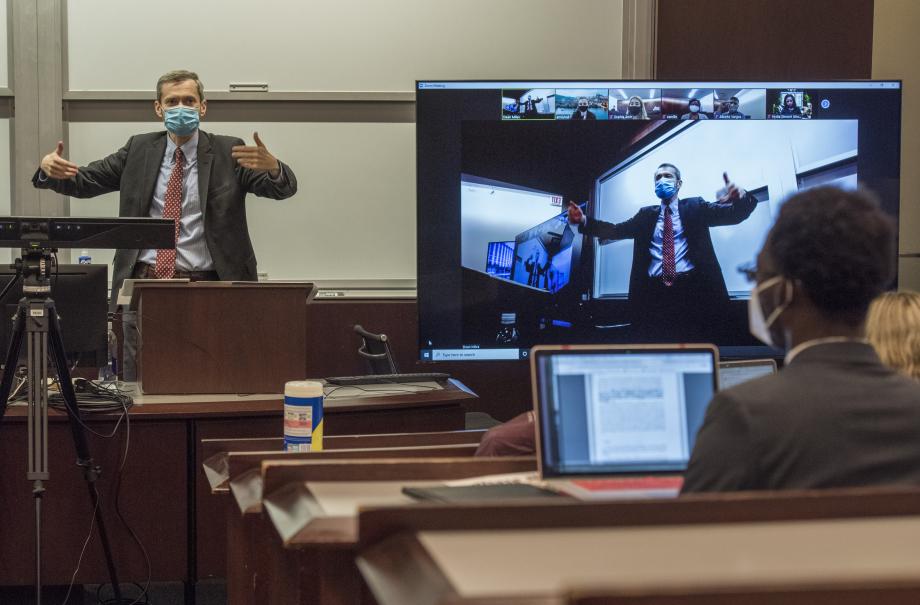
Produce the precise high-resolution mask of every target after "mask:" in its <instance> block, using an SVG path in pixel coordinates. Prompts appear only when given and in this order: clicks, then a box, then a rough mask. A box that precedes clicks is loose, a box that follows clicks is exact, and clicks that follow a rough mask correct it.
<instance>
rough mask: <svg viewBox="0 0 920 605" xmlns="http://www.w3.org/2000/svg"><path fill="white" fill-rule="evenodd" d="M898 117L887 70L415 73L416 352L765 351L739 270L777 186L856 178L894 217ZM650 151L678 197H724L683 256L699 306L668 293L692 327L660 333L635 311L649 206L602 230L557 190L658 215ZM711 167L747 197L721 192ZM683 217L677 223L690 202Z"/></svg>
mask: <svg viewBox="0 0 920 605" xmlns="http://www.w3.org/2000/svg"><path fill="white" fill-rule="evenodd" d="M900 116H901V85H900V82H896V81H884V82H883V81H840V82H649V81H645V82H569V81H564V82H560V81H531V82H518V81H514V82H418V84H417V98H416V121H417V132H416V140H417V171H418V175H417V182H418V189H417V191H418V302H419V348H420V356H421V359H422V360H425V361H460V360H494V359H520V358H525V357H526V356H527V354H528V350H529V349H530V347H532V346H534V345H537V344H560V343H561V344H573V343H643V342H663V341H669V342H674V341H684V342H686V341H688V340H694V341H704V342H712V343H715V344H716V345H718V346H719V347H720V348H721V350H722V352H723V355H738V356H745V355H748V356H751V355H762V354H764V349H763V348H762V347H760V346H759V343H758V342H757V341H756V340H755V339H754V338H753V337H752V336H751V335H750V334H749V332H748V320H747V299H748V298H749V296H750V290H751V287H752V284H751V283H750V281H748V278H747V277H746V273H745V271H744V270H745V269H747V270H750V269H753V267H754V266H755V259H756V255H757V252H758V251H759V250H760V248H761V246H762V244H763V242H764V238H765V236H766V234H767V232H768V231H769V229H770V227H771V226H772V224H773V221H774V220H775V218H776V216H777V213H778V211H779V209H780V207H781V206H782V203H783V201H784V200H785V199H786V198H788V197H789V196H790V195H792V194H794V193H796V192H798V191H802V190H804V189H808V188H811V187H816V186H821V185H835V186H838V187H842V188H849V189H852V188H857V187H860V188H866V189H869V190H871V191H872V192H874V193H875V194H876V195H877V196H878V198H879V200H880V202H881V204H882V207H883V209H884V210H885V211H886V212H888V213H889V214H891V216H892V217H893V218H894V219H895V220H897V217H898V209H899V176H900V174H899V163H900V126H901V119H900ZM662 164H667V165H669V166H671V167H672V168H669V170H671V171H672V172H677V173H678V175H679V176H678V179H679V182H680V187H679V191H678V199H679V200H681V203H683V200H685V199H690V198H694V199H697V200H698V201H699V203H700V204H705V205H707V206H708V207H715V208H717V209H718V208H727V207H729V206H732V205H733V204H735V206H734V207H735V208H736V209H737V210H738V212H734V211H732V212H733V213H732V214H731V217H730V219H724V218H723V219H721V220H720V221H715V222H712V223H709V224H708V225H707V226H706V227H705V228H704V230H706V231H708V237H706V238H704V239H705V240H706V241H707V245H706V247H707V250H708V254H707V255H702V254H701V253H700V252H699V249H697V250H695V251H691V252H689V253H688V255H687V256H685V258H686V259H688V260H690V262H691V263H692V262H693V261H696V264H697V265H699V266H697V267H693V266H691V268H692V269H696V270H697V273H700V272H702V271H704V270H705V271H706V272H707V275H708V281H707V287H708V288H710V289H711V296H709V295H707V296H708V297H707V298H705V299H704V300H705V301H706V302H705V304H704V305H703V306H705V307H706V309H707V313H706V314H705V315H700V314H699V313H698V309H691V308H683V309H682V308H680V304H675V305H674V306H675V308H674V309H673V312H674V314H676V315H677V316H678V317H682V316H685V315H686V316H688V317H692V318H694V319H693V320H692V321H691V320H688V322H687V323H688V324H693V325H688V326H687V334H680V333H673V332H672V333H669V334H668V337H667V338H666V339H664V338H662V336H661V335H660V334H658V333H656V331H655V329H654V327H655V326H652V325H649V321H647V317H646V316H647V314H645V313H643V309H644V308H645V306H646V305H647V304H648V303H649V300H648V297H647V296H645V297H643V295H642V292H640V286H641V284H642V283H643V282H642V280H643V279H645V278H646V275H645V274H646V273H649V275H652V274H653V273H652V271H654V267H653V266H652V265H653V263H654V259H653V260H652V261H651V262H650V261H648V260H647V259H645V258H644V257H639V255H638V254H636V251H637V250H638V251H639V253H644V252H645V251H647V250H648V246H645V247H643V246H644V244H643V245H640V241H642V240H643V238H644V240H645V241H652V238H653V237H654V236H655V233H653V231H652V228H653V227H654V221H652V223H649V225H651V226H649V227H647V228H646V227H643V229H644V230H640V232H637V233H634V234H632V235H630V236H629V237H624V238H623V239H616V240H607V239H601V238H598V237H590V236H587V235H585V234H582V233H581V231H580V228H579V227H578V226H573V225H570V224H569V222H568V220H567V217H566V207H567V205H568V203H569V202H570V201H571V202H574V203H575V204H577V205H578V206H579V208H580V209H581V210H582V211H583V213H584V214H585V216H586V217H587V218H588V220H591V221H604V222H607V223H611V224H616V225H620V224H625V223H627V221H631V220H633V219H639V218H640V215H642V213H643V211H644V210H645V211H648V210H650V209H652V208H654V209H655V211H656V212H657V207H658V206H659V205H660V201H659V199H658V197H656V193H655V173H656V170H658V169H659V167H660V166H661V165H662ZM675 169H676V170H675ZM675 176H677V175H675ZM726 182H730V183H733V184H734V185H735V186H737V187H738V188H741V189H743V190H744V191H746V192H747V193H748V194H749V195H750V196H752V197H746V198H744V199H745V201H744V204H742V203H739V202H737V200H735V201H733V200H732V199H730V198H726V191H727V189H726ZM745 204H746V205H745ZM713 205H716V206H713ZM742 206H744V207H742ZM643 209H644V210H643ZM688 214H689V212H688ZM722 216H727V215H726V214H725V213H723V214H722ZM683 219H684V221H685V222H686V223H688V225H687V229H688V233H689V230H690V229H692V228H693V227H692V226H691V225H690V221H691V220H692V217H689V216H684V217H683ZM715 223H720V224H715ZM646 231H648V232H647V233H646ZM694 235H696V234H695V233H694ZM690 237H691V236H690V235H689V234H688V235H687V244H688V245H696V244H693V242H691V241H690ZM710 240H711V245H710V244H709V243H708V242H709V241H710ZM659 241H660V236H659ZM676 245H677V244H676ZM700 247H701V246H699V245H697V248H700ZM634 256H636V257H637V258H634ZM677 269H678V271H680V270H681V267H678V268H677ZM658 271H659V273H660V271H661V269H660V265H659V269H658ZM696 306H700V305H699V303H697V304H696ZM700 317H704V318H705V319H702V320H701V319H699V318H700ZM691 328H692V330H691ZM679 331H680V330H677V332H679Z"/></svg>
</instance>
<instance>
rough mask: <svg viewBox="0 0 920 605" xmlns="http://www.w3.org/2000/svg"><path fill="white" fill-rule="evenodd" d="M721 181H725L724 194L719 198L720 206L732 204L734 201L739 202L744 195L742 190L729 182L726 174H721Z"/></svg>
mask: <svg viewBox="0 0 920 605" xmlns="http://www.w3.org/2000/svg"><path fill="white" fill-rule="evenodd" d="M722 179H724V180H725V193H723V194H722V195H721V196H720V197H719V203H720V204H732V203H734V202H735V200H740V199H741V198H742V197H743V196H744V195H745V193H746V192H745V191H744V189H742V188H741V187H738V186H737V185H735V184H734V183H733V182H731V180H730V179H729V178H728V173H727V172H723V173H722Z"/></svg>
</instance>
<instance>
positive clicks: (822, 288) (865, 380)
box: [683, 187, 920, 493]
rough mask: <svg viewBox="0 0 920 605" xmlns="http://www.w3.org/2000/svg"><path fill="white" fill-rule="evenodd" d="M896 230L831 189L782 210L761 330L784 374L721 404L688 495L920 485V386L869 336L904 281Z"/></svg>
mask: <svg viewBox="0 0 920 605" xmlns="http://www.w3.org/2000/svg"><path fill="white" fill-rule="evenodd" d="M895 233H896V231H895V228H894V224H893V222H892V221H891V219H889V218H888V216H886V215H885V214H884V213H883V212H882V211H881V210H880V209H879V207H878V204H877V203H876V202H875V200H874V199H873V198H871V197H870V196H869V195H868V194H866V193H862V192H850V191H842V190H840V189H836V188H833V187H821V188H816V189H810V190H807V191H804V192H801V193H799V194H797V195H794V196H793V197H791V198H790V199H789V200H788V201H787V202H786V203H785V204H783V206H782V208H781V209H780V212H779V216H778V217H777V219H776V223H775V224H774V225H773V228H772V229H771V230H770V232H769V234H768V235H767V240H766V243H765V244H764V247H763V249H762V250H761V251H760V254H759V255H758V257H757V270H756V281H757V285H756V287H755V288H754V289H753V291H752V292H751V299H750V324H751V333H752V334H754V335H755V336H756V337H757V338H758V339H760V340H762V341H763V342H765V343H766V344H768V345H772V346H776V347H778V348H781V349H783V350H785V351H786V362H785V367H784V368H783V369H782V370H781V371H780V372H779V373H777V374H775V375H772V376H767V377H764V378H759V379H756V380H751V381H749V382H745V383H743V384H740V385H738V386H736V387H734V388H731V389H727V390H724V391H721V392H719V393H718V394H717V395H716V396H715V397H714V398H713V399H712V402H711V403H710V405H709V408H708V410H707V412H706V418H705V420H704V421H703V425H702V427H701V428H700V431H699V433H698V435H697V438H696V444H695V446H694V448H693V452H692V454H691V456H690V462H689V466H688V468H687V472H686V475H685V477H684V485H683V492H685V493H686V492H706V491H710V492H713V491H736V490H775V489H813V488H830V487H850V486H866V485H886V484H906V483H912V484H916V483H920V439H918V435H920V384H918V383H917V382H916V381H914V380H911V379H909V378H907V377H906V376H904V375H902V374H900V373H898V372H896V371H895V370H893V369H891V368H889V367H888V366H886V365H885V364H883V363H882V361H881V360H880V359H879V357H878V355H877V354H876V352H875V350H874V349H873V348H872V345H870V344H869V343H868V341H867V340H866V339H865V333H864V323H865V319H866V311H867V310H868V308H869V304H870V303H871V302H872V299H874V298H875V297H876V296H877V295H878V294H880V293H881V292H882V291H883V290H884V289H885V288H886V287H887V286H888V285H889V284H890V283H891V281H892V278H893V276H894V263H895V258H896V249H895Z"/></svg>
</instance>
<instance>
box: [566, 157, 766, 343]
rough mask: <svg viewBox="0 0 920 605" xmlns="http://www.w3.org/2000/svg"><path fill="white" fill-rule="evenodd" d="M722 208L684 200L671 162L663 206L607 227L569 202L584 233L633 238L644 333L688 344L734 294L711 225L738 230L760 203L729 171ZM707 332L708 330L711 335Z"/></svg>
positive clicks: (635, 305) (632, 286)
mask: <svg viewBox="0 0 920 605" xmlns="http://www.w3.org/2000/svg"><path fill="white" fill-rule="evenodd" d="M722 177H723V179H724V180H725V189H724V193H723V194H722V195H721V196H720V197H719V200H718V202H717V203H712V202H707V201H705V200H703V199H702V198H699V197H691V198H684V199H680V198H679V197H678V192H679V191H680V188H681V186H682V185H683V181H682V180H681V176H680V170H679V169H678V168H677V167H676V166H674V165H673V164H661V165H660V166H658V169H657V170H655V179H654V182H655V195H656V196H657V197H658V198H659V199H660V200H661V202H660V203H659V204H658V205H655V206H646V207H644V208H640V209H639V211H638V212H637V213H636V214H635V216H633V217H632V218H631V219H628V220H626V221H624V222H622V223H617V224H614V223H608V222H605V221H600V220H596V219H589V218H588V217H586V216H585V214H584V213H583V212H582V210H581V209H580V208H579V207H578V206H577V205H576V204H575V203H573V202H569V207H568V219H569V222H570V223H572V224H577V225H581V233H582V234H584V235H588V236H592V237H597V238H600V239H607V240H621V239H631V240H633V261H632V269H631V273H630V278H629V300H630V302H631V303H632V309H633V315H634V317H635V320H636V321H637V322H639V323H640V324H642V328H643V330H642V333H643V334H645V335H648V336H649V337H650V338H652V339H654V340H658V341H661V340H666V341H674V340H688V339H690V338H695V337H696V335H697V334H700V335H705V334H711V333H712V330H711V327H712V326H711V322H713V321H718V320H719V315H720V314H721V313H722V312H723V311H724V308H725V306H727V303H728V290H727V289H726V287H725V280H724V278H723V277H722V269H721V267H720V266H719V261H718V259H717V258H716V254H715V250H714V249H713V246H712V238H711V237H710V235H709V228H710V227H716V226H719V225H737V224H738V223H740V222H742V221H744V220H745V219H746V218H747V217H749V216H750V215H751V213H752V212H754V208H755V207H756V206H757V199H756V198H755V197H754V196H753V195H751V194H750V193H748V192H746V191H745V190H744V189H742V188H740V187H738V186H736V185H735V184H734V183H732V182H731V181H730V180H729V178H728V174H727V173H722ZM707 330H708V331H707Z"/></svg>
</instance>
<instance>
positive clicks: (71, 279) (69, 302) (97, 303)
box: [0, 264, 109, 368]
mask: <svg viewBox="0 0 920 605" xmlns="http://www.w3.org/2000/svg"><path fill="white" fill-rule="evenodd" d="M108 273H109V267H108V265H93V264H87V265H59V266H58V268H57V270H55V269H52V272H51V279H50V282H51V299H52V300H54V305H55V308H56V309H57V314H58V317H59V321H58V323H59V325H60V328H61V338H62V340H63V341H64V352H65V354H66V355H67V360H68V361H69V362H70V364H71V365H72V366H74V367H89V368H99V367H102V366H103V365H105V363H106V355H107V354H108V341H107V332H108V327H107V326H108V307H109V302H108ZM15 275H16V270H15V269H11V268H9V267H4V268H2V269H0V285H2V286H5V285H6V284H7V283H8V282H9V280H11V279H13V277H14V276H15ZM2 286H0V287H2ZM21 298H22V285H21V282H20V283H19V284H17V285H16V286H13V287H12V288H10V290H9V292H7V293H6V295H5V296H4V297H3V299H2V300H0V305H2V309H3V313H4V314H3V317H4V318H5V319H4V321H2V322H0V347H2V353H0V355H3V357H2V359H0V361H2V362H5V361H6V354H7V351H8V350H9V344H10V332H11V331H12V322H11V321H10V318H12V317H13V315H14V314H15V313H16V308H17V306H18V304H19V300H20V299H21ZM25 351H26V343H25V341H23V343H22V348H21V350H20V360H21V361H24V360H25Z"/></svg>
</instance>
